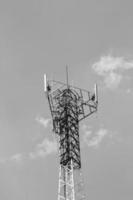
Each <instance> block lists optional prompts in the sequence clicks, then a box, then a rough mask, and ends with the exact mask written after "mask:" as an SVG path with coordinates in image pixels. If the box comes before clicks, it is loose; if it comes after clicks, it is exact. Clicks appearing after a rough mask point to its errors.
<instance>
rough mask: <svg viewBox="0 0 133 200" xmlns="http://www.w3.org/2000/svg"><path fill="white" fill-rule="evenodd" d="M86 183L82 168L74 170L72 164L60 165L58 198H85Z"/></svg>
mask: <svg viewBox="0 0 133 200" xmlns="http://www.w3.org/2000/svg"><path fill="white" fill-rule="evenodd" d="M84 199H85V195H84V185H83V179H82V174H81V169H78V170H74V169H73V163H72V161H71V165H69V166H63V165H60V170H59V188H58V200H84Z"/></svg>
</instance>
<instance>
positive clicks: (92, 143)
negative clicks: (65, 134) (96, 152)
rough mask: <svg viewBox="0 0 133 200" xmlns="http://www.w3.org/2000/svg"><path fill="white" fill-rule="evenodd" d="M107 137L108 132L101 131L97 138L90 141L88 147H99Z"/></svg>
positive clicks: (97, 133) (96, 135)
mask: <svg viewBox="0 0 133 200" xmlns="http://www.w3.org/2000/svg"><path fill="white" fill-rule="evenodd" d="M106 135H108V131H107V130H106V129H100V130H99V131H98V132H96V134H95V136H94V137H92V138H91V139H90V140H89V141H88V146H93V147H98V145H99V144H100V143H101V142H102V140H103V139H104V138H105V136H106Z"/></svg>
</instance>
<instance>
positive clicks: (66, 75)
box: [66, 66, 69, 88]
mask: <svg viewBox="0 0 133 200" xmlns="http://www.w3.org/2000/svg"><path fill="white" fill-rule="evenodd" d="M66 83H67V88H68V87H69V85H68V66H66Z"/></svg>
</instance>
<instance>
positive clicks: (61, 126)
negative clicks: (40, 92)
mask: <svg viewBox="0 0 133 200" xmlns="http://www.w3.org/2000/svg"><path fill="white" fill-rule="evenodd" d="M66 69H67V68H66ZM44 91H45V93H46V96H47V99H48V102H49V107H50V111H51V115H52V121H53V131H54V132H55V134H56V135H57V138H58V144H59V160H60V168H59V186H58V200H81V199H85V195H84V193H83V192H84V190H83V180H82V173H81V157H80V139H79V122H80V121H82V120H83V119H85V118H86V117H88V116H90V115H91V114H92V113H94V112H96V111H97V106H98V93H97V85H95V88H94V93H92V94H91V93H90V92H89V91H87V90H84V89H80V88H78V87H74V86H72V85H69V83H68V70H67V81H66V83H62V82H59V81H55V80H52V81H50V80H47V78H46V75H44Z"/></svg>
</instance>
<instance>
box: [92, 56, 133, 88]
mask: <svg viewBox="0 0 133 200" xmlns="http://www.w3.org/2000/svg"><path fill="white" fill-rule="evenodd" d="M92 69H93V70H94V71H95V72H96V73H97V74H98V75H99V76H102V77H103V79H104V84H105V86H106V87H107V88H110V89H116V88H117V87H118V86H119V84H120V82H121V81H122V79H123V72H124V71H126V70H130V69H133V60H131V61H127V60H126V59H125V58H124V57H114V56H111V55H108V56H102V57H101V58H100V60H99V61H98V62H96V63H94V64H93V65H92Z"/></svg>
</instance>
